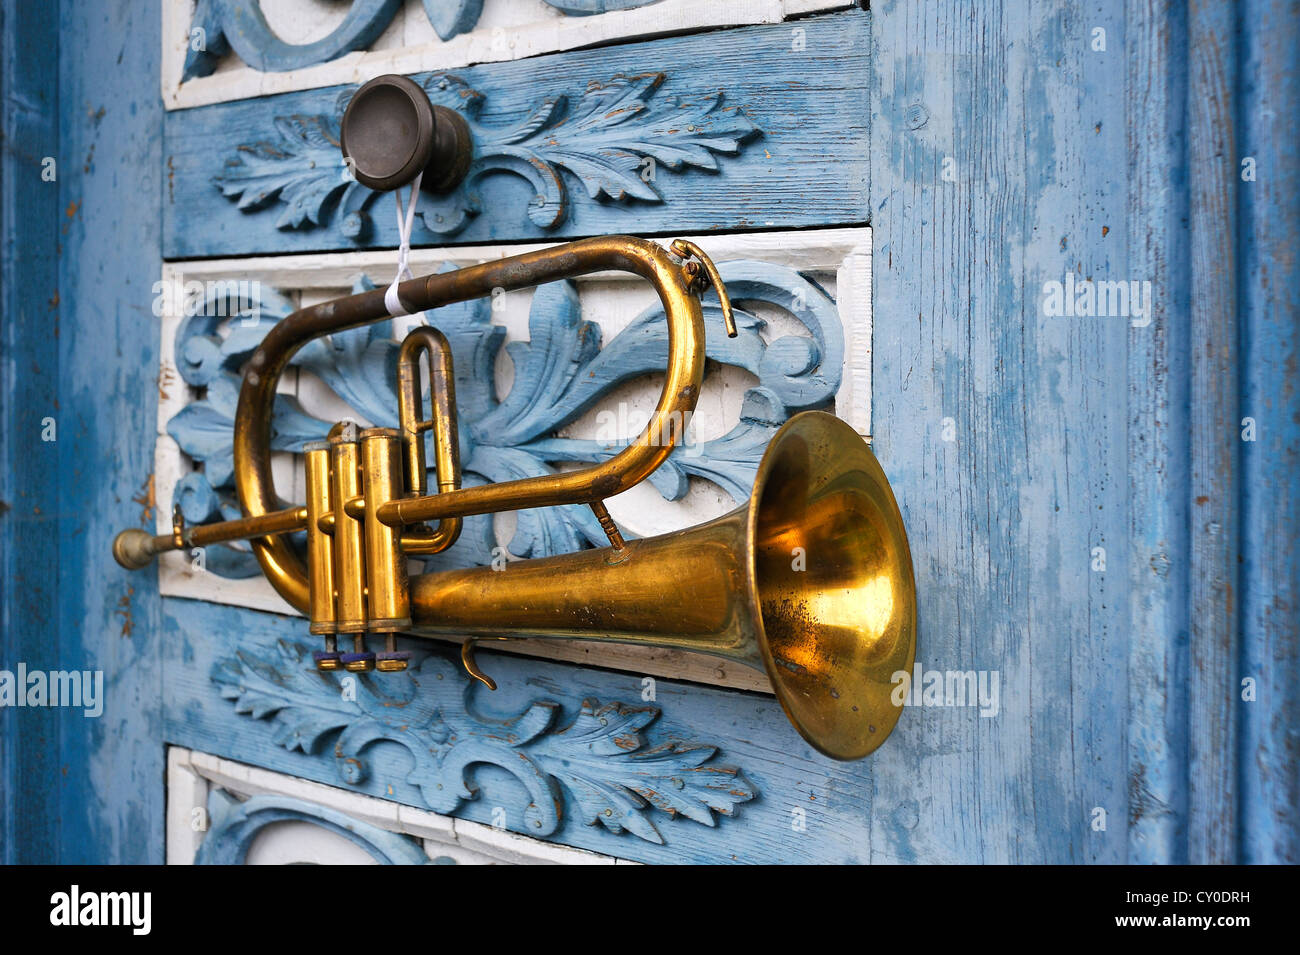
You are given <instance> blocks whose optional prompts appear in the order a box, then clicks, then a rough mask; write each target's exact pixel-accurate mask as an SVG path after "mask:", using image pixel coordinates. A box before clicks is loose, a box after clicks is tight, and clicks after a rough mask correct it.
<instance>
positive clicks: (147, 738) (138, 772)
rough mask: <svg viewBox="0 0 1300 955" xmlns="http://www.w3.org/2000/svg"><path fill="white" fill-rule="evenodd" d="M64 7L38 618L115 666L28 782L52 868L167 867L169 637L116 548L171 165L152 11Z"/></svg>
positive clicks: (138, 481) (136, 449)
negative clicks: (45, 530)
mask: <svg viewBox="0 0 1300 955" xmlns="http://www.w3.org/2000/svg"><path fill="white" fill-rule="evenodd" d="M60 7H61V9H60V11H59V13H60V16H59V18H58V20H59V23H60V30H61V31H62V32H61V35H60V36H61V49H62V50H64V51H66V55H65V56H63V57H62V58H61V60H60V76H59V99H60V123H61V125H60V144H59V153H60V163H59V169H60V178H59V192H60V204H61V205H62V206H63V207H64V209H65V215H64V218H63V222H62V225H61V228H60V234H59V241H60V244H61V255H60V257H59V293H60V296H61V300H60V312H61V314H62V315H64V316H66V318H65V322H64V325H63V334H61V335H59V336H58V349H59V388H58V391H57V400H58V416H59V440H58V453H59V471H58V474H59V478H58V484H57V494H58V502H59V506H58V510H57V515H58V517H57V527H58V533H59V538H60V541H61V545H60V546H61V549H60V556H59V563H58V565H57V571H56V569H55V568H53V567H46V568H45V571H46V572H47V573H50V574H51V575H53V574H55V573H56V572H57V577H58V586H59V590H58V596H59V604H58V609H57V613H56V614H54V615H53V616H52V617H51V618H49V619H47V620H42V621H37V622H36V623H37V625H38V626H40V628H41V630H42V631H43V639H44V640H45V641H47V644H48V645H52V646H57V653H58V658H59V660H60V661H61V663H62V664H63V665H64V666H66V667H69V668H71V667H83V666H84V667H89V668H93V669H99V670H102V671H103V672H104V686H105V695H106V699H105V701H104V713H103V715H102V716H101V717H100V718H98V719H86V718H83V717H82V716H81V714H80V713H78V712H76V711H75V710H74V711H69V713H68V715H67V716H66V717H65V718H64V720H63V724H62V738H61V755H60V765H59V773H58V774H57V775H53V776H51V777H48V778H45V779H41V780H30V781H29V780H24V785H30V786H32V788H33V789H34V790H36V791H39V792H40V793H41V794H42V798H43V799H44V800H45V801H46V808H45V811H46V812H49V813H51V814H56V815H57V816H58V818H59V820H60V824H61V827H62V833H61V836H60V841H59V844H58V846H57V847H46V848H45V850H44V851H43V852H42V855H41V856H40V859H41V861H53V860H57V861H60V862H98V863H107V862H124V863H128V862H129V863H138V862H161V861H162V859H163V822H164V815H163V814H164V808H163V774H164V754H163V748H162V746H161V745H159V744H160V738H161V729H162V719H161V715H162V705H161V688H162V679H161V671H160V667H159V660H158V648H159V645H160V644H161V643H162V642H163V640H164V639H165V634H164V632H163V631H162V630H161V628H160V626H159V624H160V618H161V607H160V604H159V598H158V589H157V581H156V580H155V579H154V578H153V577H152V576H148V575H141V574H134V575H133V574H129V573H128V572H126V571H123V570H121V569H120V568H119V567H118V566H117V565H116V564H114V563H113V561H112V559H111V558H110V557H109V554H110V549H111V545H112V540H113V535H114V534H116V533H117V531H118V530H120V529H121V528H123V527H128V526H133V525H135V526H139V525H145V526H148V525H150V524H151V522H152V513H150V511H149V480H150V472H151V471H152V467H153V443H154V441H153V438H154V421H155V416H156V414H157V410H156V402H157V394H158V388H157V380H156V375H157V373H158V339H157V320H156V319H155V318H154V316H153V311H152V307H151V306H152V302H153V297H154V292H153V283H154V282H155V280H156V277H157V270H158V258H159V256H160V254H161V216H162V211H161V208H160V204H161V195H162V189H163V178H162V177H163V170H164V165H163V157H162V143H161V139H160V136H159V132H160V129H161V118H162V104H161V103H160V102H159V99H158V84H157V70H158V49H159V45H160V39H159V35H158V29H159V28H158V10H157V7H156V5H153V4H119V3H89V4H61V5H60ZM46 15H48V13H47V14H46ZM124 64H125V65H124ZM51 397H53V396H51ZM56 635H57V636H56ZM55 641H57V642H55Z"/></svg>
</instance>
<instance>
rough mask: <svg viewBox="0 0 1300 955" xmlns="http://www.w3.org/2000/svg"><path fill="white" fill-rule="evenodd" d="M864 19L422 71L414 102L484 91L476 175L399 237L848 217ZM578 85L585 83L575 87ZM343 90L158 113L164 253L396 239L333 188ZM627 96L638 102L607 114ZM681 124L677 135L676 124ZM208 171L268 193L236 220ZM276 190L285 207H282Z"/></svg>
mask: <svg viewBox="0 0 1300 955" xmlns="http://www.w3.org/2000/svg"><path fill="white" fill-rule="evenodd" d="M869 23H870V18H869V17H868V15H867V14H866V13H864V12H863V11H860V10H849V11H845V12H842V13H838V14H832V15H829V16H824V17H814V18H809V19H807V20H800V21H798V22H797V24H795V25H793V26H792V25H786V24H775V25H770V26H760V27H750V28H744V29H737V30H729V31H718V32H713V33H704V34H697V35H692V36H683V37H674V38H669V39H662V40H657V41H653V42H642V43H632V44H625V45H620V46H614V47H607V48H602V49H599V50H595V51H592V50H588V51H582V52H572V53H563V54H556V55H552V56H545V57H538V58H535V59H530V60H526V61H520V62H514V63H493V64H486V65H480V66H474V67H469V68H466V69H463V70H457V71H455V72H454V73H453V74H447V75H446V76H445V77H442V76H440V77H439V78H438V79H437V80H436V81H435V82H434V83H433V84H432V86H431V89H430V92H431V95H433V96H434V98H435V99H437V98H439V97H442V98H445V99H446V100H447V102H448V104H450V105H453V106H457V107H461V108H464V107H465V106H466V104H467V103H469V102H470V99H467V96H468V94H467V93H465V92H464V89H463V88H462V87H460V86H459V84H460V83H464V84H465V85H466V86H465V88H467V89H472V90H475V91H477V92H478V93H480V94H482V97H483V99H482V101H481V105H482V111H481V113H480V118H479V120H472V125H473V126H474V130H475V138H476V157H478V159H479V160H480V161H481V165H482V168H483V169H484V170H485V171H484V175H483V177H482V178H481V179H472V180H471V181H470V182H469V183H468V184H466V185H463V186H462V187H461V188H460V190H458V192H457V193H456V194H454V195H453V196H452V197H451V198H449V199H446V200H441V201H437V202H435V201H434V200H433V199H432V198H429V197H426V198H425V199H424V200H422V205H421V210H422V217H421V218H420V219H418V220H417V228H416V232H415V237H414V241H415V243H416V244H417V245H430V244H446V243H447V242H457V243H464V242H487V241H517V240H525V239H530V240H532V239H559V238H565V237H573V236H582V235H593V234H599V233H608V232H638V233H643V234H654V233H661V234H663V233H672V234H681V233H683V232H707V231H711V230H717V229H775V228H790V227H797V226H811V225H817V226H828V225H837V224H859V223H863V222H865V221H866V220H867V218H868V205H867V195H868V163H867V126H868V121H867V110H866V103H867V97H866V83H867V77H868V64H869V59H870V58H869V55H868V46H867V41H868V36H869V34H868V26H869ZM655 74H663V77H664V78H663V80H662V82H661V83H660V82H659V81H657V80H654V79H653V78H647V77H653V75H655ZM429 75H430V74H418V75H417V79H419V80H421V81H424V80H425V79H427V77H428V76H429ZM620 77H621V78H622V79H619V78H620ZM443 79H446V83H445V84H444V83H443ZM591 84H597V87H596V88H594V89H591V90H589V87H591ZM656 84H657V85H656ZM347 89H348V88H346V87H334V88H331V89H324V90H313V91H307V92H301V93H288V94H283V95H279V96H272V97H266V98H263V99H259V100H254V101H248V102H238V103H228V104H218V105H214V106H208V107H202V108H198V109H191V110H182V111H177V112H172V113H169V114H168V115H167V118H166V144H167V145H166V165H167V190H166V201H165V203H164V212H165V219H166V226H165V236H166V238H165V243H164V244H165V250H166V254H167V256H168V257H170V258H185V257H201V256H214V255H229V254H239V255H248V254H253V253H275V252H291V251H309V250H321V249H344V250H346V249H357V248H374V247H384V246H389V247H391V246H395V245H396V241H397V240H396V225H395V216H394V214H393V203H392V200H391V198H388V197H387V196H378V197H374V198H373V199H372V200H371V201H369V204H366V201H365V199H366V196H367V195H369V194H368V193H366V192H365V191H364V190H361V187H359V186H355V184H354V188H353V189H352V191H349V192H346V193H344V192H343V189H342V188H341V187H340V184H342V186H346V183H345V182H344V181H343V179H342V175H343V172H344V170H343V166H342V159H341V157H340V156H339V153H338V150H337V149H336V148H335V147H334V146H333V145H332V144H331V142H330V137H332V136H335V135H336V132H335V127H333V126H332V125H331V124H334V123H336V122H337V118H338V116H339V115H340V111H339V97H340V95H341V94H343V93H345V92H346V90H347ZM719 93H721V95H722V99H721V100H720V101H718V102H716V103H715V102H714V99H713V98H714V97H715V96H716V95H717V94H719ZM560 97H564V98H565V102H564V103H563V104H561V105H559V106H558V107H556V108H555V112H554V113H553V120H554V121H553V122H550V121H548V122H549V125H548V124H546V123H544V124H543V125H542V126H541V127H540V130H539V131H538V132H536V133H531V134H521V135H522V136H523V138H522V139H520V140H514V139H512V134H511V132H510V131H512V130H516V129H523V128H524V125H525V122H526V120H528V118H529V117H533V116H535V115H537V114H539V110H542V107H543V105H544V104H545V103H546V102H548V101H553V102H554V101H558V99H559V98H560ZM598 100H599V104H598V103H597V101H598ZM475 102H477V101H475ZM638 103H643V104H645V109H644V110H639V111H636V112H634V113H633V114H632V116H631V118H629V119H624V118H622V117H624V116H627V115H628V110H629V108H630V107H632V106H633V105H634V104H638ZM674 104H677V105H674ZM733 108H736V109H738V112H729V111H730V110H732V109H733ZM588 111H590V112H591V116H590V117H588V118H587V119H580V117H582V116H584V115H585V114H586V113H587V112H588ZM679 116H680V117H681V119H682V120H684V124H683V122H682V121H676V122H674V119H675V117H679ZM320 117H324V118H323V119H320ZM591 117H595V118H594V119H593V118H591ZM480 120H481V121H480ZM277 124H278V125H277ZM321 124H323V125H321ZM529 128H532V127H529ZM260 143H266V144H268V146H267V148H265V149H263V150H262V151H261V152H249V151H247V150H243V151H241V150H240V147H256V146H257V144H260ZM647 143H649V144H650V145H647ZM557 144H558V145H557ZM524 153H527V155H526V156H525V155H524ZM561 153H563V154H564V156H565V157H567V158H564V159H562V158H561ZM516 154H518V155H516ZM511 157H514V158H511ZM528 157H532V158H531V159H530V158H528ZM647 157H648V158H650V159H653V160H654V161H655V162H654V164H653V165H652V166H648V165H646V159H647ZM831 157H833V158H834V161H833V162H831V161H828V160H829V159H830V158H831ZM525 159H528V161H525ZM534 160H537V161H540V162H542V164H543V165H542V167H539V166H538V164H537V162H535V161H534ZM679 160H680V162H679ZM232 162H233V163H235V165H233V166H232V165H230V163H232ZM547 163H550V165H549V166H547V165H546V164H547ZM254 168H256V170H257V174H256V175H255V174H254ZM539 168H543V172H542V173H540V174H539V172H538V169H539ZM561 168H563V169H565V171H563V172H560V171H559V170H560V169H561ZM575 170H578V171H576V172H575ZM647 170H650V171H649V172H647ZM525 175H527V176H529V177H531V181H530V180H529V179H525V178H524V176H525ZM646 176H652V177H653V178H652V179H651V180H650V181H646ZM219 177H221V178H222V182H223V184H224V188H226V189H227V191H230V192H231V194H232V196H237V197H239V198H240V199H241V201H245V200H248V199H251V198H252V197H255V196H261V195H263V194H266V195H267V198H266V199H265V200H264V201H262V202H261V203H260V204H254V205H248V204H247V202H245V208H244V209H243V210H241V209H240V207H239V203H237V202H236V201H235V198H227V197H226V196H225V195H223V194H222V190H221V189H220V188H218V185H217V184H216V183H215V180H217V179H218V178H219ZM814 184H815V186H814ZM277 189H278V191H277ZM651 190H654V191H657V192H658V193H659V198H658V199H656V198H655V196H654V195H653V194H652V192H651ZM637 195H640V196H642V197H641V198H634V197H635V196H637ZM593 196H597V197H595V198H593ZM619 196H622V198H618V197H619ZM288 197H295V198H296V199H297V200H298V204H297V205H295V206H294V208H293V210H292V211H291V210H290V206H289V205H287V204H286V203H287V199H288ZM290 223H292V224H293V225H292V227H290ZM281 226H283V227H281Z"/></svg>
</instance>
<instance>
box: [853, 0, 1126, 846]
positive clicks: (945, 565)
mask: <svg viewBox="0 0 1300 955" xmlns="http://www.w3.org/2000/svg"><path fill="white" fill-rule="evenodd" d="M1122 12H1123V5H1122V3H1119V2H1102V3H1087V4H1084V3H1079V2H1064V3H1062V2H1053V3H1048V2H1036V3H1029V4H1015V5H1011V4H1007V5H1005V6H1003V5H1001V4H992V5H983V6H980V7H979V8H978V9H977V10H975V11H972V10H971V9H969V8H967V7H965V6H954V5H951V4H947V3H939V2H913V3H901V2H884V3H879V4H873V17H872V22H873V38H874V45H873V49H874V56H873V71H874V89H873V100H872V124H871V141H872V149H871V156H872V190H873V192H872V203H871V207H872V223H873V236H874V239H875V243H876V247H875V251H874V254H873V256H872V261H873V266H874V274H873V283H872V284H873V288H874V291H875V296H876V297H875V303H874V308H873V315H874V320H873V360H874V365H873V374H872V383H873V410H872V422H873V431H874V434H875V447H876V450H877V453H878V454H879V456H880V459H881V462H882V464H883V465H884V468H885V471H886V473H887V474H888V475H889V477H890V480H891V482H892V483H893V486H894V488H895V491H896V493H897V496H898V499H899V502H900V505H901V507H902V509H903V515H904V519H905V520H906V521H907V526H908V532H909V536H910V539H911V545H912V554H913V559H914V563H915V567H916V579H917V589H918V594H919V611H920V628H921V629H920V635H919V640H918V652H917V659H918V661H923V662H924V665H925V667H926V668H927V669H936V670H976V671H979V670H988V671H994V672H996V673H998V674H999V675H1000V686H1001V707H1000V712H999V715H997V716H996V717H990V718H987V719H981V718H979V717H978V716H977V715H976V712H975V711H974V710H972V709H969V708H966V709H960V708H952V707H947V706H943V707H925V708H923V709H922V710H921V711H920V713H919V714H918V715H919V718H916V717H913V716H912V714H908V717H909V718H905V719H904V721H903V722H902V723H901V724H900V728H899V731H898V733H897V734H896V736H895V738H894V739H891V740H890V747H891V752H890V754H889V755H890V758H889V759H888V760H885V761H881V762H879V763H876V764H875V765H874V766H873V780H874V783H875V789H874V795H873V799H874V805H873V812H872V818H873V832H872V857H873V859H876V860H881V861H884V860H899V861H925V862H938V861H960V862H1002V861H1006V862H1084V861H1101V862H1117V861H1122V860H1123V859H1124V857H1125V841H1126V840H1125V835H1124V819H1125V815H1126V805H1127V794H1126V791H1125V784H1124V769H1125V763H1126V754H1125V746H1124V734H1123V732H1122V730H1121V729H1119V727H1122V725H1123V723H1124V717H1125V696H1126V693H1125V685H1124V684H1125V659H1126V657H1127V649H1128V648H1127V641H1126V636H1127V629H1128V626H1129V619H1128V603H1127V601H1128V584H1127V580H1126V568H1127V566H1128V544H1127V537H1128V526H1127V520H1126V510H1125V498H1126V496H1127V490H1128V488H1127V474H1128V467H1127V447H1126V410H1125V408H1124V401H1123V399H1122V397H1121V399H1120V400H1119V401H1117V400H1116V395H1117V394H1119V395H1121V396H1122V395H1123V393H1124V385H1123V382H1124V379H1125V375H1126V360H1127V352H1126V342H1127V337H1128V334H1129V319H1127V318H1125V317H1122V316H1120V317H1108V318H1097V317H1092V318H1082V317H1064V316H1063V317H1052V316H1050V315H1048V314H1045V296H1044V294H1043V288H1044V283H1046V282H1056V283H1061V284H1063V283H1064V281H1065V280H1066V278H1067V275H1070V276H1073V278H1074V279H1079V280H1083V279H1086V278H1093V279H1116V280H1119V279H1129V278H1133V277H1134V276H1129V275H1127V274H1126V269H1125V265H1124V263H1125V246H1126V243H1127V238H1128V237H1127V236H1126V234H1125V231H1126V230H1125V228H1124V222H1125V182H1126V177H1127V166H1126V163H1125V153H1126V148H1125V147H1126V143H1125V133H1124V116H1123V112H1122V103H1123V84H1124V74H1125V69H1124V61H1123V57H1124V53H1123V50H1124V40H1123V19H1122ZM1095 28H1101V29H1104V30H1105V31H1106V45H1105V51H1104V52H1100V51H1094V50H1093V49H1092V48H1091V44H1090V39H1091V31H1092V30H1093V29H1095ZM1096 548H1104V549H1105V565H1104V566H1105V570H1100V569H1097V570H1094V569H1093V566H1094V562H1096V564H1095V566H1097V567H1098V568H1100V566H1101V564H1100V561H1099V558H1100V553H1099V552H1097V551H1096V550H1095V549H1096ZM894 744H898V745H897V746H895V745H894ZM900 756H901V757H902V758H899V757H900ZM1100 811H1104V813H1105V817H1104V818H1105V824H1106V829H1105V830H1104V831H1101V830H1095V829H1094V828H1093V826H1094V820H1096V821H1097V824H1100V822H1101V819H1102V817H1101V815H1100Z"/></svg>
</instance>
